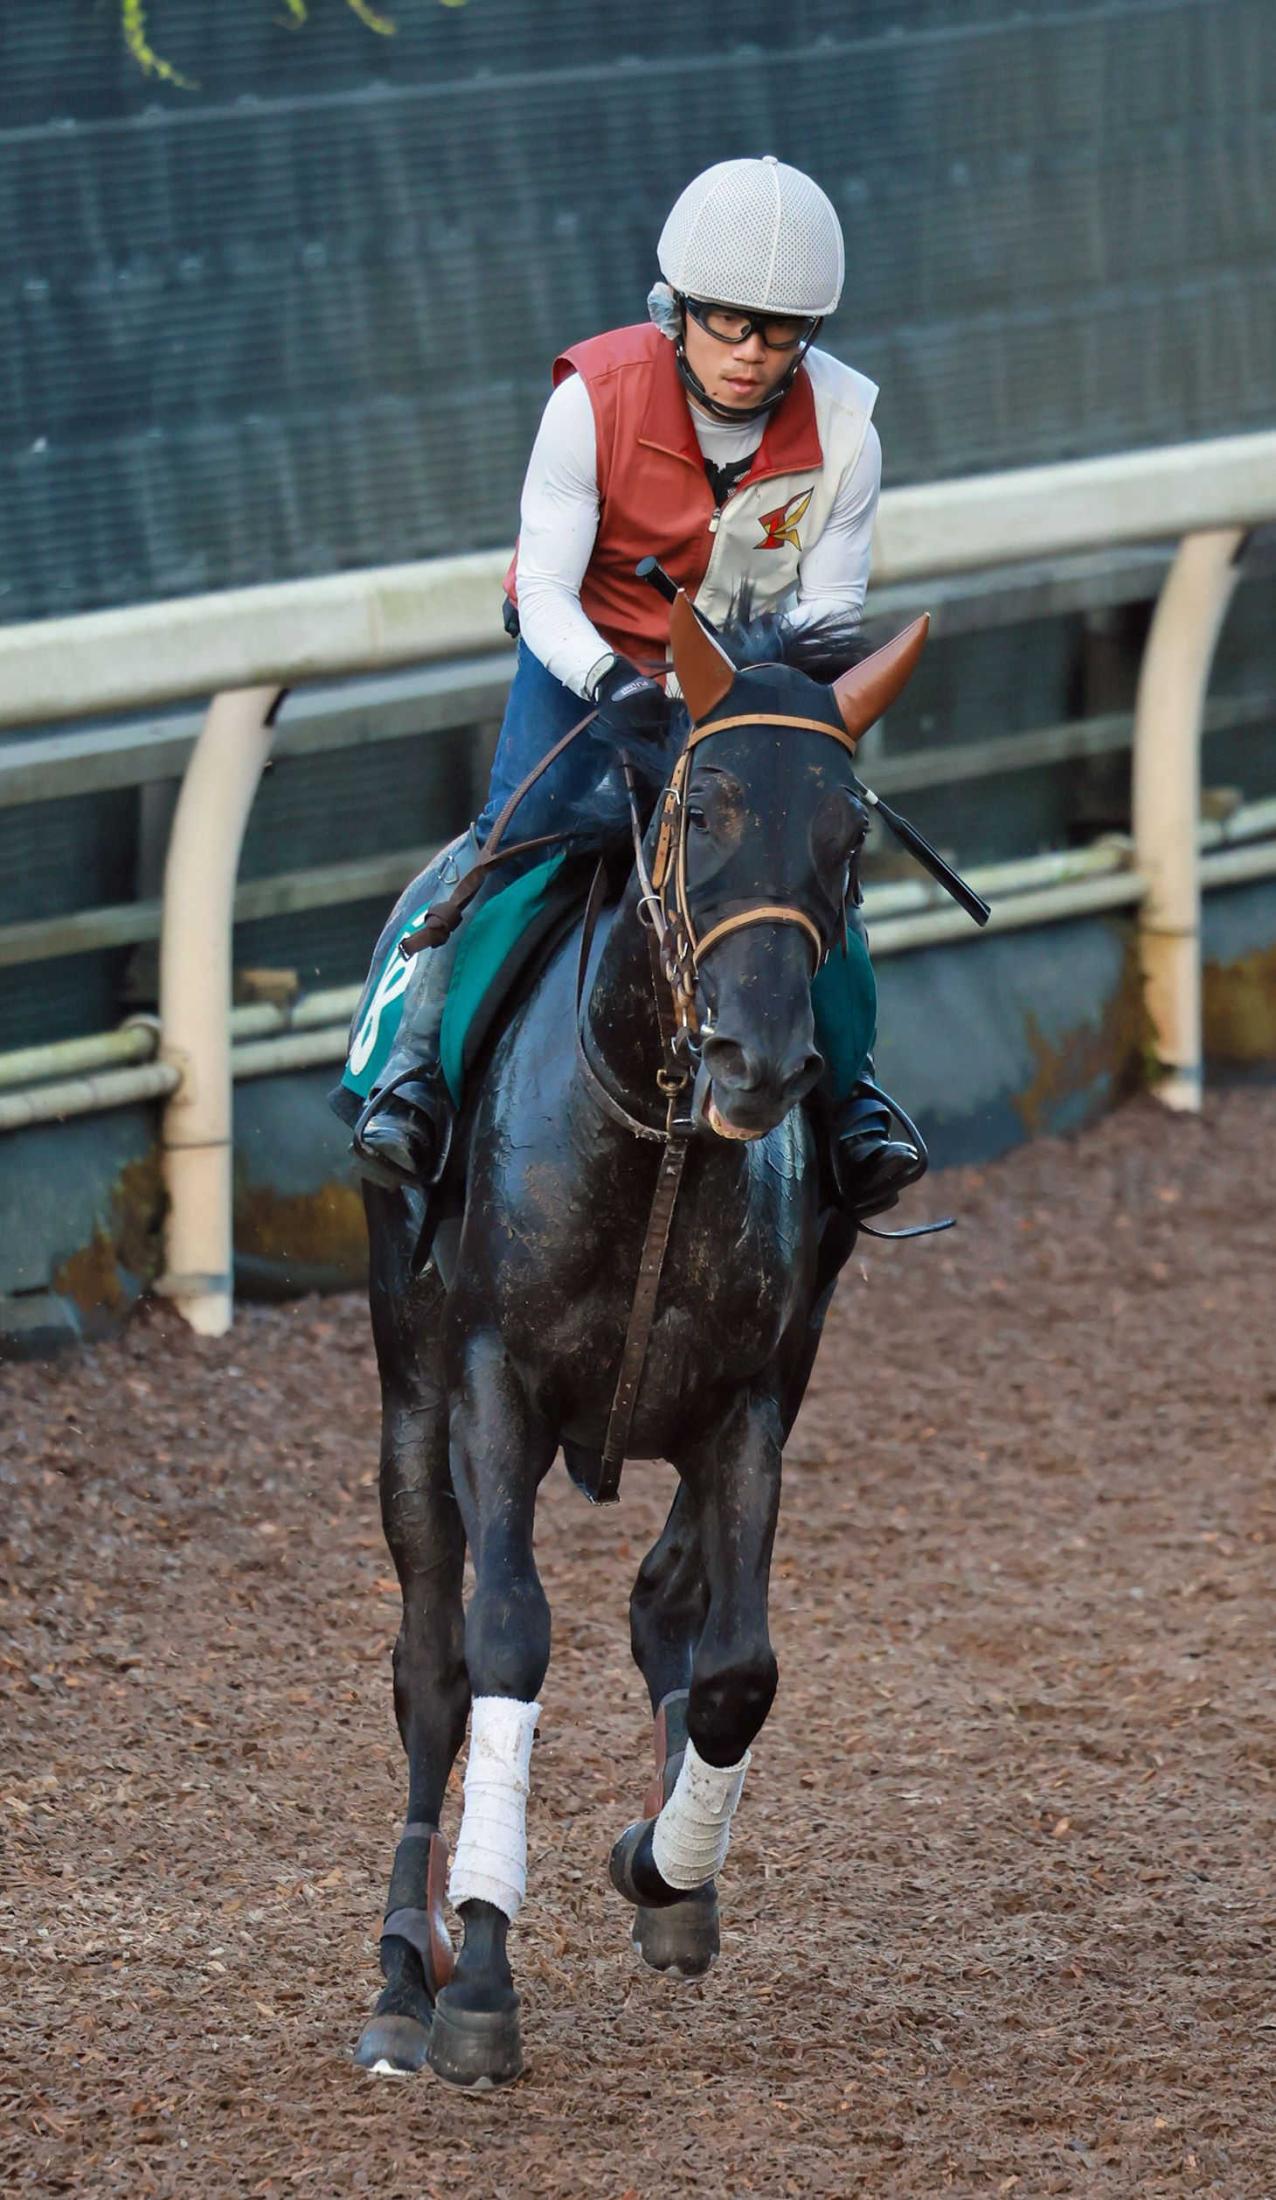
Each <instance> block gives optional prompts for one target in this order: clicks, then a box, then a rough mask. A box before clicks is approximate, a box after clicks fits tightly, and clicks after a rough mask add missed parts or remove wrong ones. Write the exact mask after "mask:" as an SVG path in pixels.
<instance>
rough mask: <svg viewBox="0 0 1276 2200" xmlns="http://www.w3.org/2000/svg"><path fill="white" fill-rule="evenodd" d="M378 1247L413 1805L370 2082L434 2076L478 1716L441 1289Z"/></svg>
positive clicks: (388, 1936) (398, 1709)
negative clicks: (444, 1831)
mask: <svg viewBox="0 0 1276 2200" xmlns="http://www.w3.org/2000/svg"><path fill="white" fill-rule="evenodd" d="M373 1244H374V1255H373V1287H372V1315H373V1332H374V1336H375V1340H376V1346H377V1357H378V1362H379V1366H380V1374H381V1390H382V1412H381V1521H382V1526H383V1528H384V1530H385V1537H386V1542H387V1543H388V1545H389V1547H390V1552H391V1555H392V1557H393V1559H394V1564H395V1569H396V1571H397V1573H398V1576H399V1585H400V1588H401V1590H402V1595H403V1617H402V1621H401V1624H400V1627H399V1634H398V1640H397V1641H396V1643H395V1646H394V1708H395V1715H396V1717H397V1720H398V1726H399V1733H400V1736H401V1738H402V1741H403V1747H404V1750H405V1752H406V1755H407V1760H408V1803H407V1814H406V1822H405V1824H404V1828H403V1832H402V1835H401V1836H400V1839H399V1844H398V1847H397V1848H396V1850H395V1855H394V1864H393V1867H392V1869H391V1873H390V1889H389V1893H388V1896H387V1898H386V1907H385V1918H384V1922H383V1925H382V1929H381V1971H382V1976H383V1977H384V1979H385V1987H384V1990H383V1992H382V1994H381V1996H380V1998H379V2000H378V2002H377V2006H376V2010H375V2012H374V2014H373V2016H372V2019H371V2021H370V2022H369V2024H368V2025H367V2026H366V2027H365V2029H364V2032H363V2035H362V2037H361V2039H360V2041H359V2044H358V2046H357V2048H356V2049H355V2060H356V2062H358V2063H359V2064H360V2066H361V2067H362V2068H364V2069H366V2070H372V2071H376V2072H388V2073H393V2074H399V2073H407V2072H410V2071H414V2070H419V2069H420V2068H421V2067H422V2065H423V2063H424V2061H425V2052H426V2047H427V2045H428V2041H429V2031H430V2025H431V2021H432V2018H433V2010H434V2000H435V1996H436V1995H437V1993H438V1992H439V1991H440V1989H441V1988H442V1987H443V1986H445V1985H446V1983H447V1980H448V1978H449V1976H450V1975H451V1968H452V1949H451V1944H450V1942H449V1940H448V1935H447V1928H446V1925H445V1923H444V1918H443V1887H444V1880H445V1877H446V1868H447V1853H446V1849H445V1847H444V1844H443V1837H442V1835H441V1834H440V1832H439V1830H438V1828H439V1820H440V1815H441V1812H442V1807H443V1797H444V1792H445V1790H446V1787H447V1780H448V1774H449V1773H450V1771H451V1769H452V1764H453V1761H454V1760H455V1757H456V1753H457V1751H458V1749H459V1748H460V1746H461V1742H462V1740H463V1738H464V1735H465V1716H466V1711H467V1709H468V1707H469V1684H468V1681H467V1678H466V1671H465V1650H464V1612H463V1608H462V1598H461V1583H462V1569H463V1567H464V1562H465V1531H464V1529H463V1527H462V1525H461V1514H460V1510H459V1508H458V1506H457V1503H456V1499H455V1497H454V1496H453V1494H452V1485H451V1474H450V1469H449V1465H448V1442H447V1405H446V1398H445V1395H444V1392H443V1389H442V1385H441V1381H440V1379H439V1375H438V1367H437V1361H438V1350H439V1347H438V1317H439V1313H440V1302H441V1292H440V1291H439V1288H438V1283H437V1278H433V1277H428V1276H427V1277H426V1278H423V1279H421V1280H420V1281H418V1282H415V1283H413V1282H412V1281H411V1280H410V1278H409V1277H408V1275H407V1273H406V1271H404V1272H402V1273H400V1272H399V1269H398V1265H397V1264H394V1265H393V1266H391V1263H390V1261H389V1258H388V1255H389V1253H390V1252H391V1251H392V1248H387V1246H386V1245H385V1243H384V1241H378V1237H377V1233H376V1231H375V1230H374V1232H373ZM388 1268H389V1270H390V1272H389V1273H387V1269H388Z"/></svg>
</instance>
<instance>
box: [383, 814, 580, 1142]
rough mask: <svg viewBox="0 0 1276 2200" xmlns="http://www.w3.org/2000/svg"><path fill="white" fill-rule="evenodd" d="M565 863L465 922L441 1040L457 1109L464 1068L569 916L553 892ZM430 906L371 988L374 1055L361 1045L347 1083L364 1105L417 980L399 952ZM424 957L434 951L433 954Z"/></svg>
mask: <svg viewBox="0 0 1276 2200" xmlns="http://www.w3.org/2000/svg"><path fill="white" fill-rule="evenodd" d="M566 860H567V858H566V856H565V854H564V852H563V851H562V850H561V849H560V850H559V851H558V853H557V854H556V855H552V856H550V857H548V858H547V860H546V861H545V862H544V863H538V864H537V865H536V868H535V869H534V870H532V871H525V872H524V873H523V875H522V877H521V878H516V879H514V880H512V881H511V883H510V884H509V885H508V886H503V887H502V888H501V891H500V892H499V894H492V895H490V896H489V897H486V898H485V899H484V900H482V901H481V902H480V903H479V905H478V907H477V909H471V910H470V911H469V913H468V914H467V915H466V917H465V918H464V920H463V922H462V924H461V930H460V937H459V938H458V940H457V943H456V959H455V961H454V963H453V965H452V978H451V983H450V984H449V986H448V996H447V1005H446V1007H445V1008H444V1011H443V1029H442V1031H441V1033H440V1036H439V1059H440V1064H441V1067H442V1070H443V1078H444V1082H445V1083H446V1085H447V1088H448V1091H449V1092H450V1094H451V1096H452V1099H453V1102H454V1104H455V1105H456V1106H457V1107H458V1108H459V1107H460V1105H461V1097H462V1094H463V1092H464V1089H465V1072H466V1068H467V1067H468V1065H469V1063H470V1062H471V1061H472V1059H473V1056H474V1054H475V1053H476V1052H477V1049H478V1045H479V1044H481V1036H480V1035H486V1033H487V1031H488V1030H489V1029H490V1027H491V1023H492V1020H493V1018H494V1016H495V1014H496V1012H497V1010H498V1009H499V1006H500V1003H501V1001H502V999H503V998H504V996H505V994H506V992H507V991H508V989H509V987H510V986H511V985H512V984H513V983H514V980H515V979H516V978H517V976H518V974H519V972H520V971H521V970H523V969H524V968H525V967H526V964H527V961H528V957H529V955H530V954H532V953H533V952H534V951H535V948H536V946H537V945H538V944H539V942H540V941H541V940H543V939H544V938H546V937H547V935H548V933H549V932H550V931H551V930H552V929H553V927H554V925H555V924H556V923H557V922H558V921H559V920H560V918H561V916H562V915H563V914H564V913H565V911H564V908H563V896H562V895H561V894H557V893H555V891H554V888H555V882H556V880H557V878H558V874H559V872H560V871H561V870H562V868H563V865H564V863H565V862H566ZM429 907H430V905H429V903H428V902H423V903H422V905H421V907H420V908H419V909H414V910H413V912H412V914H411V916H410V917H409V918H408V921H407V923H406V924H405V925H404V926H403V927H402V929H401V930H400V931H399V932H398V933H397V934H396V936H395V938H394V940H393V941H392V943H391V946H390V951H389V953H388V954H387V955H385V956H384V957H383V958H382V962H381V966H380V968H379V969H378V970H377V972H376V976H375V983H374V984H372V985H370V986H369V988H368V1000H369V1003H370V1007H369V1009H368V1011H367V1015H374V1016H375V1017H376V1018H377V1023H376V1035H375V1039H374V1042H373V1044H372V1047H371V1049H370V1050H368V1051H366V1052H365V1048H364V1047H363V1046H361V1047H360V1049H359V1054H360V1061H359V1067H358V1069H357V1070H354V1069H352V1068H351V1067H350V1064H349V1062H347V1063H346V1067H345V1070H344V1072H343V1074H342V1079H341V1082H342V1084H343V1085H344V1086H345V1088H346V1090H347V1091H348V1092H353V1093H357V1095H358V1097H359V1098H360V1099H361V1100H366V1099H367V1097H368V1095H369V1093H371V1092H372V1091H373V1090H374V1089H375V1086H376V1083H377V1080H378V1078H379V1077H380V1076H381V1074H382V1072H383V1071H384V1069H385V1065H386V1063H387V1062H388V1060H389V1058H390V1055H391V1053H392V1052H393V1050H394V1042H395V1039H396V1038H397V1036H398V1031H399V1021H400V1018H401V1017H402V1014H403V995H404V992H405V991H406V989H407V982H408V978H409V976H410V975H411V971H410V966H409V964H407V963H406V962H404V960H403V957H402V956H401V955H400V953H399V941H400V940H401V939H407V937H408V936H409V934H410V933H412V932H415V931H417V930H418V929H419V927H420V926H421V925H422V924H423V923H424V922H425V919H426V916H427V915H428V913H429ZM425 952H426V953H427V954H428V953H429V949H428V948H427V949H426V951H425ZM366 1020H367V1016H366V1015H365V1018H364V1021H365V1022H366Z"/></svg>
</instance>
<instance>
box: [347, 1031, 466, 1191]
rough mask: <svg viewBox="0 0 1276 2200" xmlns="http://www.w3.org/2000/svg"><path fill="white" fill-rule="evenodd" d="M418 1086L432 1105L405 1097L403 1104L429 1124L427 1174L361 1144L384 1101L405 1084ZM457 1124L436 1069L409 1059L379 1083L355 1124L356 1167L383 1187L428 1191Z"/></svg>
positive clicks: (445, 1157) (353, 1148)
mask: <svg viewBox="0 0 1276 2200" xmlns="http://www.w3.org/2000/svg"><path fill="white" fill-rule="evenodd" d="M414 1084H415V1085H421V1086H422V1087H423V1088H424V1089H425V1091H426V1093H427V1094H428V1095H429V1100H430V1102H431V1103H433V1105H432V1106H421V1105H419V1104H418V1103H417V1102H416V1101H415V1100H405V1101H404V1103H403V1105H404V1106H405V1107H406V1108H409V1109H410V1110H411V1111H412V1112H413V1113H414V1114H416V1115H419V1116H421V1117H422V1118H423V1119H424V1120H425V1121H426V1122H428V1123H429V1125H430V1128H431V1130H432V1131H433V1133H434V1145H435V1153H434V1159H433V1164H432V1166H431V1168H430V1170H429V1173H428V1174H427V1173H426V1172H425V1171H423V1170H420V1169H411V1170H409V1169H405V1168H401V1167H399V1166H398V1164H397V1163H395V1162H393V1161H386V1160H383V1159H382V1158H381V1156H380V1155H379V1154H378V1153H377V1151H376V1148H375V1146H374V1147H373V1148H372V1149H371V1150H369V1149H368V1147H367V1146H366V1145H365V1144H364V1134H365V1132H366V1131H367V1129H368V1126H369V1124H371V1123H374V1122H375V1121H376V1118H377V1117H378V1115H379V1114H380V1113H381V1111H382V1109H383V1108H384V1106H385V1104H386V1102H387V1101H389V1100H392V1099H394V1098H395V1096H396V1095H397V1093H398V1092H399V1090H400V1088H401V1087H402V1086H404V1085H414ZM455 1127H456V1110H455V1109H454V1107H453V1106H452V1102H451V1099H450V1096H449V1094H448V1091H447V1088H446V1086H445V1085H444V1083H443V1079H442V1076H441V1074H440V1072H439V1071H438V1069H437V1068H435V1067H433V1066H432V1065H431V1064H430V1063H428V1062H410V1063H409V1064H408V1066H407V1068H406V1069H401V1070H398V1071H396V1073H395V1075H394V1076H393V1077H389V1078H387V1079H386V1081H385V1083H384V1084H382V1085H378V1086H377V1089H376V1091H375V1092H373V1093H371V1094H370V1095H369V1097H368V1099H367V1101H366V1102H365V1103H364V1106H363V1108H362V1110H361V1112H360V1114H359V1117H358V1119H357V1121H356V1123H355V1126H354V1130H353V1132H352V1134H351V1139H350V1151H351V1154H352V1155H353V1157H354V1163H355V1167H356V1168H357V1170H358V1171H359V1174H360V1175H361V1176H365V1177H366V1178H367V1179H368V1181H369V1183H372V1184H379V1185H380V1186H381V1187H382V1188H383V1190H385V1191H391V1192H400V1191H403V1190H405V1189H408V1188H411V1187H416V1188H417V1189H425V1190H428V1189H429V1188H430V1187H431V1186H432V1185H435V1184H437V1183H438V1181H439V1178H440V1177H441V1176H442V1174H443V1171H444V1169H445V1168H446V1167H447V1163H448V1156H449V1154H450V1153H451V1151H452V1134H453V1131H454V1130H455Z"/></svg>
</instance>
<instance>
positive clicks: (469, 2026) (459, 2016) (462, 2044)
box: [427, 1986, 523, 2092]
mask: <svg viewBox="0 0 1276 2200" xmlns="http://www.w3.org/2000/svg"><path fill="white" fill-rule="evenodd" d="M518 2007H519V2003H518V1995H517V1994H516V1993H515V1992H514V1991H513V1989H512V1988H511V1989H510V1992H509V1998H508V2001H507V2002H506V2003H505V2004H504V2005H503V2006H501V2007H498V2008H495V2009H471V2008H469V2007H467V2006H466V2002H465V1999H464V1996H463V1994H462V1992H461V1990H460V1989H459V1988H457V1987H453V1986H445V1987H444V1989H443V1992H442V1993H441V1994H440V1995H439V1998H438V2000H437V2001H436V2003H435V2005H434V2023H433V2024H432V2025H431V2027H430V2040H429V2048H428V2051H427V2060H428V2062H429V2065H430V2068H431V2070H432V2071H433V2072H434V2075H435V2077H436V2078H442V2079H443V2081H444V2083H445V2084H446V2085H457V2086H461V2087H464V2088H466V2089H468V2090H469V2091H471V2092H486V2091H487V2090H489V2089H490V2088H491V2087H494V2086H498V2085H512V2084H513V2082H514V2080H515V2078H519V2077H521V2076H522V2074H523V2041H522V2036H521V2034H520V2032H519V2025H518Z"/></svg>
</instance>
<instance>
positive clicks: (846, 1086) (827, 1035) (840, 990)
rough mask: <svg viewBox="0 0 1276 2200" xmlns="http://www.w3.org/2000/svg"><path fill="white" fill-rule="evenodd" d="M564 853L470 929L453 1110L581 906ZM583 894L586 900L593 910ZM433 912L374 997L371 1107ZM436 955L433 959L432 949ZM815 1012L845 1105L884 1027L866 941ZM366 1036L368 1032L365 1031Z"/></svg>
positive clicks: (818, 993)
mask: <svg viewBox="0 0 1276 2200" xmlns="http://www.w3.org/2000/svg"><path fill="white" fill-rule="evenodd" d="M566 860H567V859H566V857H565V855H564V853H563V852H562V851H561V850H560V851H559V852H558V853H557V854H556V855H552V856H550V857H549V858H548V859H547V860H546V861H545V862H544V863H538V864H537V865H536V868H535V869H534V870H532V871H526V872H524V873H523V875H522V877H521V878H516V879H514V880H513V881H512V882H511V884H510V885H508V886H505V887H502V889H501V891H500V892H499V893H498V894H493V895H491V896H490V898H485V899H484V900H483V901H481V902H480V903H479V905H478V907H477V908H476V909H472V910H471V911H470V912H469V914H468V915H467V916H466V918H465V919H464V921H463V923H462V925H461V932H460V938H459V940H458V941H457V949H456V960H455V962H454V963H453V966H452V981H451V984H450V986H449V987H448V997H447V1006H446V1007H445V1009H444V1011H443V1029H442V1033H441V1035H440V1042H439V1054H440V1062H441V1066H442V1070H443V1077H444V1081H445V1083H446V1085H447V1088H448V1091H449V1093H450V1094H451V1096H452V1099H453V1102H454V1103H455V1105H456V1106H457V1107H459V1106H460V1105H461V1099H462V1095H463V1093H464V1089H465V1077H466V1071H467V1070H468V1068H469V1067H470V1065H471V1064H472V1062H473V1060H474V1057H475V1055H476V1054H477V1053H478V1052H479V1050H480V1048H481V1046H482V1043H483V1040H484V1039H485V1038H486V1036H487V1034H488V1033H489V1032H490V1030H491V1029H492V1026H493V1023H494V1021H495V1019H496V1016H497V1015H498V1014H499V1011H500V1007H501V1004H502V1002H503V1000H504V998H505V996H506V994H507V993H508V992H509V990H510V988H511V987H512V986H513V984H514V983H515V981H516V980H517V978H518V976H519V974H520V973H521V972H522V971H523V970H524V969H525V968H526V966H527V963H528V960H529V958H530V956H531V955H532V954H534V953H535V951H536V949H537V947H538V946H539V945H540V944H541V942H543V941H544V940H546V939H548V938H549V937H550V936H551V934H552V932H553V931H554V929H555V928H556V926H557V925H558V924H559V923H561V922H562V921H563V919H564V918H565V916H566V914H567V912H568V909H569V907H570V904H571V902H572V901H574V900H575V899H577V895H576V891H575V889H574V888H573V889H572V891H571V893H570V895H569V894H567V893H565V892H564V889H565V888H567V886H568V885H569V881H567V880H564V881H563V886H562V887H558V885H557V882H558V879H559V874H560V872H561V871H562V869H563V865H564V863H565V862H566ZM583 898H584V894H583V890H582V892H581V893H580V895H579V899H580V900H582V901H583ZM428 909H429V904H428V902H427V903H424V904H423V905H422V907H421V908H420V909H416V910H414V911H413V912H412V915H411V916H410V917H409V919H408V921H407V923H406V924H405V925H404V926H403V928H402V930H401V931H400V932H399V933H398V934H397V935H396V937H395V939H394V941H393V943H392V945H391V947H390V951H389V953H388V954H387V955H386V956H385V957H384V958H383V960H382V963H381V967H380V968H379V970H378V971H377V972H376V980H375V984H373V985H372V986H370V987H369V989H368V1000H369V1002H370V1004H371V1005H370V1007H369V1009H368V1011H367V1015H365V1018H364V1023H365V1024H366V1021H367V1016H374V1017H375V1018H376V1030H375V1037H374V1040H373V1043H372V1045H371V1048H370V1049H368V1048H367V1047H366V1042H365V1045H363V1046H361V1047H360V1049H359V1053H360V1062H359V1067H358V1069H357V1070H353V1069H351V1067H350V1064H349V1063H348V1062H347V1064H346V1068H345V1071H344V1073H343V1076H342V1079H341V1082H342V1084H343V1086H344V1087H345V1088H346V1090H347V1091H348V1092H352V1093H355V1094H356V1095H357V1096H358V1098H359V1099H360V1100H366V1099H367V1098H368V1095H369V1094H370V1093H371V1092H372V1091H373V1090H374V1088H375V1086H376V1083H377V1080H378V1078H379V1077H380V1076H381V1074H382V1072H383V1070H384V1068H385V1065H386V1062H387V1061H388V1060H389V1057H390V1054H391V1052H392V1051H393V1048H394V1042H395V1038H396V1036H397V1034H398V1029H399V1020H400V1017H401V1016H402V1013H403V995H404V990H405V988H406V985H407V979H408V975H409V967H408V965H407V963H405V962H404V960H403V957H402V956H401V955H400V953H399V940H400V939H406V938H407V936H408V935H409V933H411V932H415V931H416V930H417V928H418V927H419V926H420V925H421V924H422V923H424V921H425V917H426V915H427V912H428ZM427 952H428V950H427ZM811 1004H812V1007H813V1008H814V1011H815V1037H816V1043H817V1045H818V1047H819V1049H820V1052H821V1054H823V1056H824V1059H825V1061H826V1062H827V1064H828V1078H829V1083H830V1085H831V1088H832V1091H833V1094H834V1096H835V1098H836V1099H838V1100H841V1099H844V1098H845V1096H846V1095H847V1094H848V1093H849V1092H850V1090H851V1087H852V1086H853V1085H854V1083H855V1081H856V1079H857V1078H858V1077H859V1076H860V1075H861V1074H862V1072H863V1068H864V1064H865V1062H866V1061H867V1060H868V1057H869V1055H870V1054H871V1053H872V1051H873V1041H874V1038H875V1035H876V1026H877V985H876V981H875V979H874V977H873V965H872V963H871V962H870V961H869V956H868V949H867V948H866V947H865V945H864V942H863V940H862V939H861V938H860V937H859V935H858V933H852V934H851V937H850V941H849V943H848V951H847V954H846V955H845V956H843V955H842V953H841V951H840V950H838V949H835V950H834V952H833V954H832V955H831V956H830V957H829V959H828V961H827V962H826V963H825V965H824V968H823V969H822V970H821V971H820V972H819V974H818V976H817V977H816V980H815V983H814V985H813V986H812V988H811ZM361 1028H362V1027H361Z"/></svg>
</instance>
